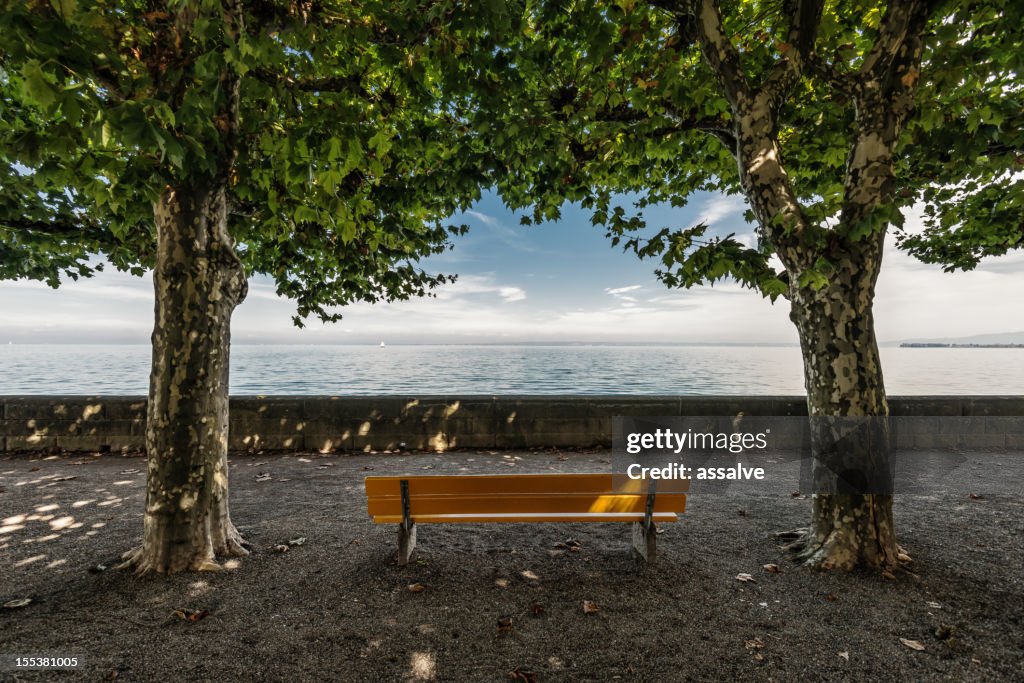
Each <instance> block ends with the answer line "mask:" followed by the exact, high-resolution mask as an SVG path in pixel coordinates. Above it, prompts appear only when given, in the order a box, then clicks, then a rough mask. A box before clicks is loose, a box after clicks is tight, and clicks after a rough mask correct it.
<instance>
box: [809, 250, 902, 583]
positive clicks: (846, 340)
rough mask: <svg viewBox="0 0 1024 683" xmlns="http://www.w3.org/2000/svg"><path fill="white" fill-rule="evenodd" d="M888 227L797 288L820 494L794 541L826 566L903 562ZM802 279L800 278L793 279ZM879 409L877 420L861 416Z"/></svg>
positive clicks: (811, 558) (811, 562)
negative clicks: (895, 469) (893, 444)
mask: <svg viewBox="0 0 1024 683" xmlns="http://www.w3.org/2000/svg"><path fill="white" fill-rule="evenodd" d="M883 240H884V232H882V233H881V234H879V235H877V236H872V237H870V238H868V241H869V242H870V244H865V243H861V244H858V245H855V246H854V247H852V249H854V250H856V251H858V252H859V253H858V254H857V255H853V254H847V255H845V256H846V257H845V258H842V259H841V260H839V262H838V264H837V268H836V270H835V271H834V272H833V273H832V274H831V276H830V278H829V283H828V285H826V286H825V287H823V288H822V289H820V290H818V291H814V290H813V289H812V288H809V287H799V286H797V285H793V286H792V287H791V305H792V308H791V312H790V318H791V319H792V320H793V322H794V323H795V324H796V327H797V330H798V332H799V336H800V347H801V350H802V352H803V360H804V383H805V386H806V388H807V408H808V413H809V415H810V420H811V434H812V451H813V456H814V460H813V473H812V478H813V480H814V486H815V489H814V490H815V493H814V495H813V512H812V518H811V525H810V527H809V528H808V529H806V530H803V533H801V534H800V535H799V536H798V537H797V539H796V540H795V542H794V543H792V544H790V546H789V547H790V549H792V550H795V551H797V558H798V559H799V560H801V561H803V562H804V563H806V564H808V565H811V566H814V567H817V568H820V569H847V570H849V569H853V568H855V567H874V568H881V569H890V568H893V567H895V566H896V565H897V563H898V559H899V549H898V547H897V545H896V535H895V531H894V527H893V517H892V493H891V482H890V480H889V479H888V475H889V466H888V458H887V456H888V445H889V444H888V430H887V425H886V420H885V418H886V417H887V416H888V414H889V407H888V403H887V402H886V397H885V387H884V384H883V380H882V367H881V362H880V359H879V355H878V343H877V341H876V339H875V331H874V316H873V312H872V304H873V300H874V288H875V280H876V279H877V275H878V271H879V267H880V265H881V255H882V242H883ZM795 280H796V278H794V281H795ZM871 416H877V417H875V418H874V419H856V418H864V417H871Z"/></svg>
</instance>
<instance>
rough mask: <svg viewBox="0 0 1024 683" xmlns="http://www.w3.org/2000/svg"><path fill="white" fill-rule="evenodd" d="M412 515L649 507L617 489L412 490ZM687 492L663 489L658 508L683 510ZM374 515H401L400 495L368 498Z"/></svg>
mask: <svg viewBox="0 0 1024 683" xmlns="http://www.w3.org/2000/svg"><path fill="white" fill-rule="evenodd" d="M409 499H410V507H411V509H412V513H413V516H418V515H433V514H467V513H484V514H491V513H536V512H552V513H597V512H639V513H642V512H644V511H645V510H646V508H647V496H642V495H619V494H615V493H605V494H594V493H582V494H578V493H572V494H562V495H559V494H554V493H547V494H492V495H431V496H423V495H420V496H417V495H415V494H410V496H409ZM685 507H686V496H685V495H684V494H681V493H664V494H661V495H658V496H656V497H655V501H654V511H655V512H683V511H684V509H685ZM367 510H368V512H369V513H370V515H371V516H377V515H388V516H395V515H398V516H401V514H402V499H401V497H400V496H382V497H371V498H368V499H367Z"/></svg>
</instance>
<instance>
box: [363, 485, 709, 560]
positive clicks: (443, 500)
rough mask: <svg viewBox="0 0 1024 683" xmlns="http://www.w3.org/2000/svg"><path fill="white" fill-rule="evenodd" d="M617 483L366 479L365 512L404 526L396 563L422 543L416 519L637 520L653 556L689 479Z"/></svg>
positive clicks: (647, 553) (640, 545) (643, 551)
mask: <svg viewBox="0 0 1024 683" xmlns="http://www.w3.org/2000/svg"><path fill="white" fill-rule="evenodd" d="M620 479H623V480H624V481H619V482H617V483H619V484H620V485H619V486H618V488H615V487H614V486H613V481H612V475H611V474H609V473H600V474H589V473H587V474H562V473H558V474H554V473H552V474H507V475H490V474H484V475H453V476H444V475H434V476H421V477H375V476H371V477H366V500H367V510H368V512H369V513H370V517H372V518H373V521H374V522H375V523H377V524H398V564H399V565H406V564H408V562H409V558H410V556H411V555H412V552H413V550H414V549H415V547H416V524H417V523H418V524H437V523H446V522H471V523H488V522H633V548H634V550H635V551H636V553H637V554H638V555H639V556H640V557H641V558H642V559H644V560H646V561H648V562H651V561H653V560H654V558H655V553H656V543H655V538H656V535H655V524H656V523H657V522H675V521H676V520H678V519H679V514H680V513H682V512H683V511H684V510H685V509H686V491H687V490H688V488H689V485H688V482H686V481H685V480H684V481H680V480H666V481H654V480H651V481H650V482H647V481H644V480H639V479H637V480H625V478H624V477H621V478H620Z"/></svg>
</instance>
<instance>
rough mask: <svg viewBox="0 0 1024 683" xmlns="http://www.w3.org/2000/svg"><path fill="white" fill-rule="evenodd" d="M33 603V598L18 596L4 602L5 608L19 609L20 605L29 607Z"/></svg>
mask: <svg viewBox="0 0 1024 683" xmlns="http://www.w3.org/2000/svg"><path fill="white" fill-rule="evenodd" d="M31 604H32V598H18V599H17V600H8V601H7V602H5V603H4V609H18V608H19V607H28V606H29V605H31Z"/></svg>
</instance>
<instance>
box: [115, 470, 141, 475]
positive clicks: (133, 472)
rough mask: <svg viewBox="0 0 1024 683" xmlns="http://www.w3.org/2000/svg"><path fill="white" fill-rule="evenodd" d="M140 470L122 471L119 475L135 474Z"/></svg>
mask: <svg viewBox="0 0 1024 683" xmlns="http://www.w3.org/2000/svg"><path fill="white" fill-rule="evenodd" d="M136 472H138V470H121V471H120V472H118V474H135V473H136Z"/></svg>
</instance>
